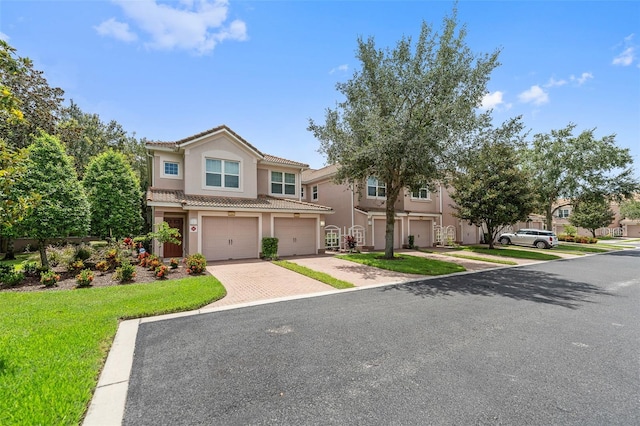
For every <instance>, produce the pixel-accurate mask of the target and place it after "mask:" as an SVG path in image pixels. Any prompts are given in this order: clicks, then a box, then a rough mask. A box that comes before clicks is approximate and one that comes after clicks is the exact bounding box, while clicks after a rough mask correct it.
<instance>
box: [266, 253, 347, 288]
mask: <svg viewBox="0 0 640 426" xmlns="http://www.w3.org/2000/svg"><path fill="white" fill-rule="evenodd" d="M273 263H274V264H275V265H278V266H281V267H283V268H286V269H289V270H291V271H294V272H297V273H299V274H301V275H304V276H306V277H309V278H313V279H314V280H318V281H320V282H322V283H325V284H329V285H330V286H331V287H334V288H337V289H343V288H352V287H355V286H354V285H353V284H351V283H350V282H347V281H343V280H339V279H337V278H334V277H332V276H331V275H329V274H325V273H324V272H318V271H314V270H313V269H310V268H307V267H306V266H302V265H298V264H297V263H293V262H289V261H287V260H274V261H273Z"/></svg>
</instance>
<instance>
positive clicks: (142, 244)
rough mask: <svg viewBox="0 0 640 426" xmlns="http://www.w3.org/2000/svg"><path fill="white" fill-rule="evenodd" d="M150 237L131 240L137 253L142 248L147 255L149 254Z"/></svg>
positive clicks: (145, 236)
mask: <svg viewBox="0 0 640 426" xmlns="http://www.w3.org/2000/svg"><path fill="white" fill-rule="evenodd" d="M151 241H152V239H151V237H149V236H148V235H141V236H139V237H135V238H134V239H133V244H134V246H135V247H136V248H137V249H138V251H139V250H140V249H141V248H143V249H144V250H145V251H146V252H147V253H150V252H151Z"/></svg>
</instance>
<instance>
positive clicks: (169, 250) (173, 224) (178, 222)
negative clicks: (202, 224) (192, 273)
mask: <svg viewBox="0 0 640 426" xmlns="http://www.w3.org/2000/svg"><path fill="white" fill-rule="evenodd" d="M164 221H165V222H167V223H168V224H169V227H170V228H176V229H177V230H178V231H180V238H178V239H179V240H180V244H173V243H164V246H163V253H164V255H163V256H164V257H182V236H183V235H184V220H183V219H182V218H181V217H165V218H164Z"/></svg>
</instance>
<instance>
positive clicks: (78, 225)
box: [18, 132, 89, 267]
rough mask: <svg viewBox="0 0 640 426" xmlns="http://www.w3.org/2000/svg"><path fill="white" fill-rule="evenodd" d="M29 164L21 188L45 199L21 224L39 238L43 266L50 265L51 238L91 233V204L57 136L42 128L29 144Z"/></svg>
mask: <svg viewBox="0 0 640 426" xmlns="http://www.w3.org/2000/svg"><path fill="white" fill-rule="evenodd" d="M26 166H27V170H26V173H25V175H24V179H22V182H21V183H20V185H18V189H19V191H21V192H22V193H29V192H33V193H35V194H37V195H38V196H39V197H40V198H41V199H40V202H39V203H38V204H37V205H36V206H35V207H34V208H33V210H32V211H31V212H30V213H29V214H28V215H27V216H26V217H25V218H24V221H23V223H22V226H21V227H22V229H23V233H24V234H25V235H26V236H28V237H30V238H34V239H36V240H38V243H39V244H38V246H39V247H38V248H39V251H40V260H41V262H42V266H44V267H48V265H49V264H48V262H47V255H46V246H47V243H48V242H49V241H50V240H51V239H56V238H67V237H69V236H84V235H87V232H88V230H89V204H88V203H87V198H86V196H85V193H84V190H83V188H82V185H81V184H80V181H79V180H78V176H77V174H76V171H75V169H74V168H73V163H72V160H71V158H70V157H69V156H68V155H67V154H66V153H65V150H64V146H63V145H62V143H60V141H59V140H58V139H57V138H56V137H55V136H51V135H48V134H46V133H44V132H41V133H40V135H39V136H38V137H36V138H35V140H34V142H33V143H32V144H31V145H30V146H29V148H27V160H26Z"/></svg>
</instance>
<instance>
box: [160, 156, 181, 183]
mask: <svg viewBox="0 0 640 426" xmlns="http://www.w3.org/2000/svg"><path fill="white" fill-rule="evenodd" d="M160 167H161V168H160V176H161V177H163V178H169V179H182V170H181V169H180V163H179V162H178V161H173V160H164V159H163V160H162V161H161V166H160Z"/></svg>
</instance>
